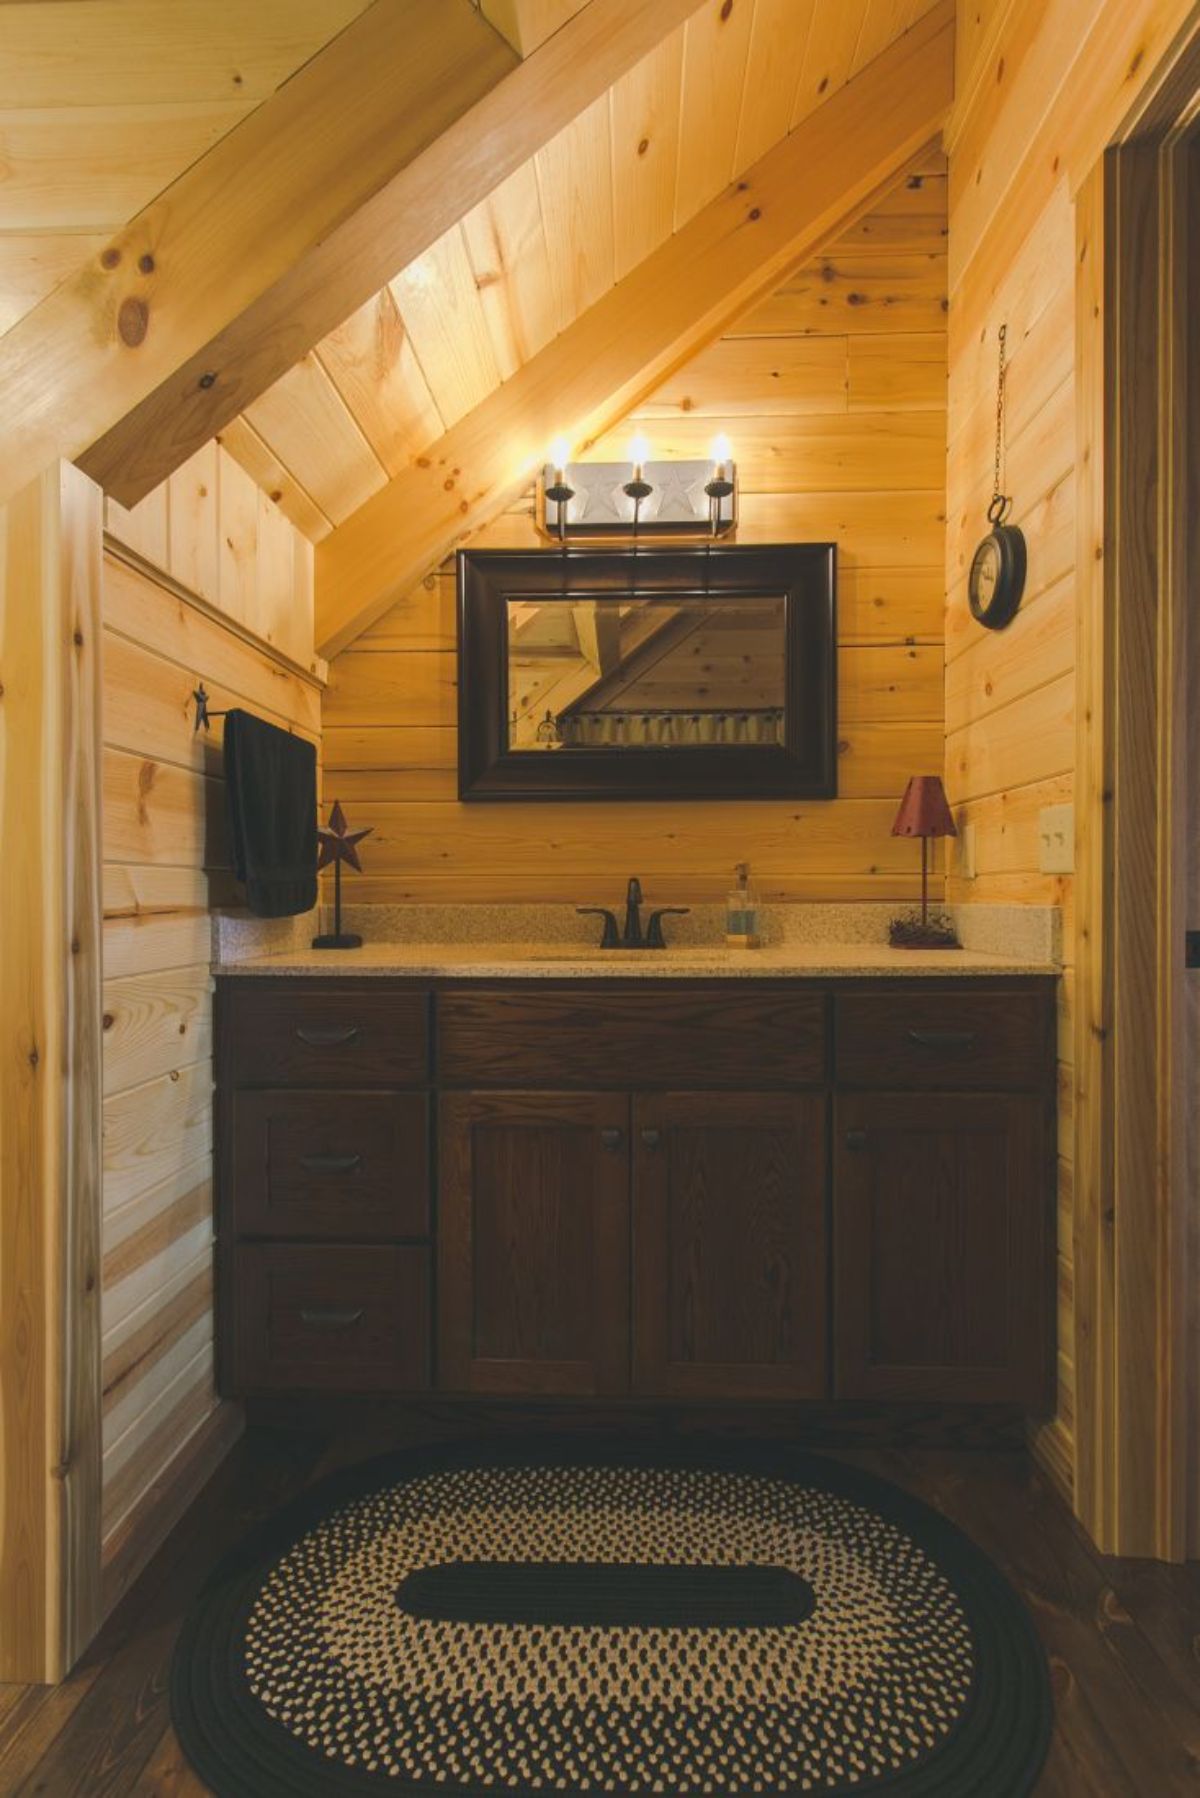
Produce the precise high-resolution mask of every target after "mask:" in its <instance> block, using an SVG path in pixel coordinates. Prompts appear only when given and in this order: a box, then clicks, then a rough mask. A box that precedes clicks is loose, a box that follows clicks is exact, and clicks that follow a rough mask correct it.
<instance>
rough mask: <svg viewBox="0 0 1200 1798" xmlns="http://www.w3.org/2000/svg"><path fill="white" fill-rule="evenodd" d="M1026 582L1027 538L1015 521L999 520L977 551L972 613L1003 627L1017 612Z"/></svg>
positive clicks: (992, 627) (970, 594)
mask: <svg viewBox="0 0 1200 1798" xmlns="http://www.w3.org/2000/svg"><path fill="white" fill-rule="evenodd" d="M1024 585H1025V539H1024V537H1023V536H1022V535H1021V532H1020V531H1019V530H1018V529H1017V527H1016V526H1015V525H1009V524H997V525H996V526H995V527H994V528H993V529H992V531H991V532H990V533H989V534H988V535H987V536H986V537H985V538H984V539H983V541H982V542H981V543H980V545H979V548H978V549H977V550H976V551H975V556H974V559H973V561H972V563H971V572H970V575H969V576H968V579H967V598H968V600H969V601H970V606H971V613H972V616H973V617H975V618H976V619H978V621H979V623H980V624H982V625H986V626H987V628H988V629H989V630H1001V629H1002V628H1003V627H1004V626H1005V625H1006V624H1008V623H1010V622H1011V621H1012V619H1013V618H1014V617H1015V615H1016V610H1017V607H1018V606H1019V605H1020V603H1021V591H1022V589H1023V587H1024Z"/></svg>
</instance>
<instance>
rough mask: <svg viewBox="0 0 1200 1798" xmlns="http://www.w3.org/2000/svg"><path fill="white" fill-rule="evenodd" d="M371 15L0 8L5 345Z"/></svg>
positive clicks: (91, 4) (292, 4) (260, 7)
mask: <svg viewBox="0 0 1200 1798" xmlns="http://www.w3.org/2000/svg"><path fill="white" fill-rule="evenodd" d="M367 3H368V0H24V3H22V4H18V5H0V332H4V331H6V330H7V329H8V328H9V326H10V325H12V324H14V323H15V322H16V320H17V319H18V318H20V317H21V316H22V315H23V314H24V313H26V312H28V311H29V310H31V308H32V307H34V306H35V305H36V304H37V302H38V301H39V300H40V299H42V298H43V297H44V295H45V294H47V293H48V292H50V290H51V289H52V288H53V287H55V286H57V284H58V282H59V281H61V280H62V279H64V278H65V277H66V276H67V275H69V274H71V273H72V272H73V271H74V270H75V269H76V268H78V267H79V265H80V264H81V263H83V262H85V261H86V260H87V258H88V257H89V256H91V255H93V254H95V253H96V252H97V251H98V250H100V249H101V248H102V247H103V245H104V243H105V242H106V240H107V239H108V238H109V237H110V236H111V234H112V233H113V232H114V231H115V230H117V229H118V228H119V227H120V226H122V225H124V224H125V223H126V222H127V221H128V220H129V219H131V218H133V217H134V216H135V214H136V213H138V212H140V211H141V209H142V207H143V206H145V205H147V204H148V203H149V202H150V201H151V200H152V199H153V198H154V197H155V196H156V195H157V194H158V193H160V192H161V191H162V190H163V189H164V188H166V187H167V186H169V185H170V183H171V182H172V181H173V180H175V178H176V177H177V176H178V175H179V174H181V173H182V171H183V170H184V169H186V168H187V167H188V166H189V165H190V164H191V163H193V162H195V161H196V159H197V158H198V157H200V156H202V155H203V154H204V153H205V151H207V150H209V149H211V147H212V146H213V144H214V143H216V142H217V141H218V139H219V138H221V137H223V136H224V135H225V134H226V132H228V131H231V130H232V129H233V127H234V126H235V125H237V124H239V123H240V122H241V121H242V119H244V118H245V117H246V116H247V114H248V113H250V112H253V110H254V109H255V107H257V106H259V105H260V104H261V103H262V102H263V101H264V100H265V99H267V98H268V97H269V96H270V95H271V94H272V93H273V92H274V91H275V90H276V89H277V88H278V87H279V86H280V85H281V84H282V83H283V82H285V81H286V80H287V79H288V77H289V75H291V74H292V73H294V71H295V70H296V69H298V68H299V67H300V66H301V64H303V63H305V62H307V61H308V59H309V58H310V57H311V56H313V55H315V54H316V52H317V51H318V50H320V49H321V47H322V46H323V45H324V44H326V43H328V42H329V41H330V39H331V38H333V37H334V36H335V35H336V34H337V33H338V32H339V31H341V30H342V29H343V28H344V27H345V26H346V25H347V24H348V23H349V22H350V21H351V20H352V19H353V18H354V17H355V16H356V15H357V14H358V13H360V12H362V11H363V9H364V7H365V6H366V5H367Z"/></svg>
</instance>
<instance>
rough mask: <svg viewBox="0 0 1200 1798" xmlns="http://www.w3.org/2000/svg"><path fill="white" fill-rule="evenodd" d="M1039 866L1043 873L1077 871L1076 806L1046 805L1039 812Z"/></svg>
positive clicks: (1071, 872) (1069, 872) (1070, 872)
mask: <svg viewBox="0 0 1200 1798" xmlns="http://www.w3.org/2000/svg"><path fill="white" fill-rule="evenodd" d="M1038 866H1039V868H1040V869H1041V871H1042V873H1043V874H1073V873H1074V872H1075V807H1074V806H1073V805H1044V806H1043V807H1042V809H1041V811H1040V812H1039V813H1038Z"/></svg>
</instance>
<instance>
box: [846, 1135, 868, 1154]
mask: <svg viewBox="0 0 1200 1798" xmlns="http://www.w3.org/2000/svg"><path fill="white" fill-rule="evenodd" d="M866 1146H867V1133H866V1131H865V1130H847V1132H846V1147H847V1148H848V1149H853V1150H854V1151H855V1153H856V1154H857V1153H860V1152H861V1151H862V1150H863V1149H865V1148H866Z"/></svg>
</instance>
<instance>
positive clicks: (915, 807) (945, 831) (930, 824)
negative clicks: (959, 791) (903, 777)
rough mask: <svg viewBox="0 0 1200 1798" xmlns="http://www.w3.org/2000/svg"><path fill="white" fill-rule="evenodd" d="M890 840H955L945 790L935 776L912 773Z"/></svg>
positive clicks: (952, 821) (955, 834)
mask: <svg viewBox="0 0 1200 1798" xmlns="http://www.w3.org/2000/svg"><path fill="white" fill-rule="evenodd" d="M892 835H893V836H894V837H956V836H957V835H958V831H957V830H956V829H955V827H954V819H953V818H952V817H951V816H950V807H949V805H948V803H947V800H946V789H945V788H944V787H943V785H942V783H941V781H940V780H939V778H938V776H937V775H936V774H914V775H913V777H912V779H911V780H910V781H909V783H908V785H907V786H906V787H905V789H904V798H903V799H902V800H901V801H900V810H899V811H898V812H897V813H896V822H895V823H894V824H893V825H892Z"/></svg>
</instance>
